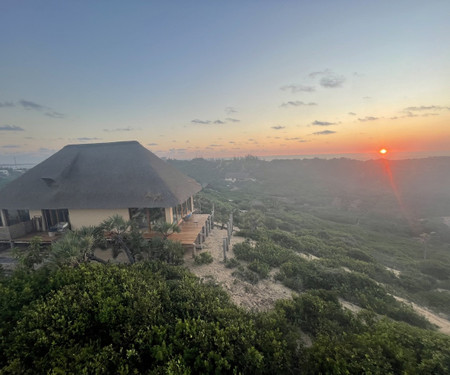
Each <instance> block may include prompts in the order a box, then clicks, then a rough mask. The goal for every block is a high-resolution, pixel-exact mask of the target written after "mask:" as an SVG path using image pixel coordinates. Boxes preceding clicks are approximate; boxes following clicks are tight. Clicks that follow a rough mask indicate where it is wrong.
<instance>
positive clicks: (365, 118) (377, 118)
mask: <svg viewBox="0 0 450 375" xmlns="http://www.w3.org/2000/svg"><path fill="white" fill-rule="evenodd" d="M377 120H379V117H373V116H366V117H364V118H358V121H361V122H367V121H377Z"/></svg>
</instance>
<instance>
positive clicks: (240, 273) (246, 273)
mask: <svg viewBox="0 0 450 375" xmlns="http://www.w3.org/2000/svg"><path fill="white" fill-rule="evenodd" d="M232 275H233V276H234V277H237V278H238V279H241V280H244V281H247V282H249V283H250V284H257V283H258V281H259V276H258V274H257V273H256V272H253V271H251V270H249V269H248V268H243V267H242V266H241V267H239V268H238V269H237V270H236V271H234V272H233V273H232Z"/></svg>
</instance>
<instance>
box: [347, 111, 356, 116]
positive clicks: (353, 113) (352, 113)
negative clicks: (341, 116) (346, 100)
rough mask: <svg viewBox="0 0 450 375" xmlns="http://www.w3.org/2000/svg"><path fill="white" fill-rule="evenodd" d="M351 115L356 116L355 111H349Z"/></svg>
mask: <svg viewBox="0 0 450 375" xmlns="http://www.w3.org/2000/svg"><path fill="white" fill-rule="evenodd" d="M348 114H349V115H350V116H356V113H355V112H349V113H348Z"/></svg>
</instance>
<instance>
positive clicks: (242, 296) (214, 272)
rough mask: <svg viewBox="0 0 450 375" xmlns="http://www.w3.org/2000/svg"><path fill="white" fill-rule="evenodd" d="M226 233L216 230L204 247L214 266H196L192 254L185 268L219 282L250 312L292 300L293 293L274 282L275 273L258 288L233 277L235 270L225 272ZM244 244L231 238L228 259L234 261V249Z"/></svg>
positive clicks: (237, 239) (188, 256)
mask: <svg viewBox="0 0 450 375" xmlns="http://www.w3.org/2000/svg"><path fill="white" fill-rule="evenodd" d="M226 233H227V231H226V230H221V229H218V228H216V229H214V230H213V231H212V232H211V234H210V235H209V237H208V238H207V239H206V241H205V243H204V246H203V250H202V251H203V252H204V251H207V252H209V253H210V254H211V255H212V257H213V259H214V261H213V262H212V263H211V264H204V265H196V264H195V263H194V259H193V258H192V253H191V252H187V253H186V255H185V258H184V261H185V263H184V265H185V266H186V267H187V268H189V270H190V271H191V272H193V273H194V274H196V275H197V276H198V277H200V278H202V279H204V280H214V281H215V282H217V283H218V284H219V285H221V286H222V287H223V289H224V290H226V291H227V293H228V294H229V295H230V297H231V299H232V300H233V302H234V303H236V304H237V305H239V306H242V307H244V308H246V309H249V310H257V311H262V310H267V309H269V308H271V307H273V305H274V304H275V301H277V300H278V299H286V298H291V296H292V294H293V291H292V290H291V289H289V288H287V287H285V286H284V285H282V284H281V283H280V282H278V281H276V280H274V279H273V275H274V274H275V273H276V270H272V272H271V274H270V276H269V278H268V279H265V280H261V281H259V282H258V284H256V285H253V284H250V283H248V282H245V281H242V280H240V279H237V278H235V277H234V276H232V275H231V274H232V273H233V271H234V270H235V269H230V268H226V267H225V264H224V262H223V249H222V242H223V238H224V237H226ZM243 241H244V238H243V237H238V236H232V237H231V246H230V250H229V251H228V253H227V258H228V259H230V258H233V257H234V254H233V250H232V245H234V244H236V243H239V242H243ZM198 252H200V251H198ZM240 263H241V264H242V265H244V264H245V263H246V262H243V261H240Z"/></svg>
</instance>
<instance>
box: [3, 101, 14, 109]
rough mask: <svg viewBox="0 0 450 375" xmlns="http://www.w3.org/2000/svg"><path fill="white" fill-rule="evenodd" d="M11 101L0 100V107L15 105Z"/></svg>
mask: <svg viewBox="0 0 450 375" xmlns="http://www.w3.org/2000/svg"><path fill="white" fill-rule="evenodd" d="M15 106H16V105H15V104H14V103H13V102H0V108H7V107H15Z"/></svg>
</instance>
